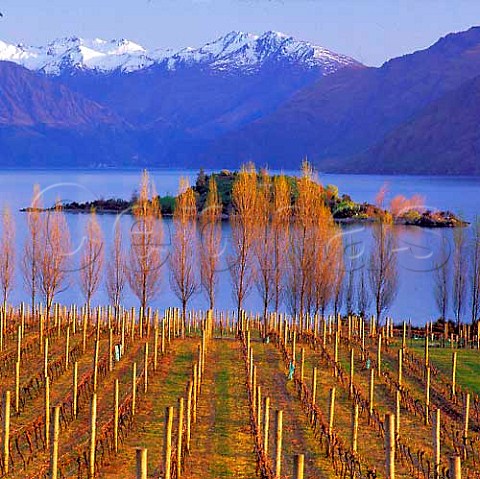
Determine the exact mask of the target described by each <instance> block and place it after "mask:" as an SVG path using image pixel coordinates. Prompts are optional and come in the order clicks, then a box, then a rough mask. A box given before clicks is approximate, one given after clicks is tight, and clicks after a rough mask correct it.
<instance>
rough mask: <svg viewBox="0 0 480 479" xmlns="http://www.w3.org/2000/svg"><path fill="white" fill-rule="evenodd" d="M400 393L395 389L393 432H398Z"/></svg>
mask: <svg viewBox="0 0 480 479" xmlns="http://www.w3.org/2000/svg"><path fill="white" fill-rule="evenodd" d="M401 397H402V395H401V393H400V391H399V390H398V389H397V390H396V391H395V433H396V434H397V435H398V434H400V405H401V401H400V400H401Z"/></svg>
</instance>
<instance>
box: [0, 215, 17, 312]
mask: <svg viewBox="0 0 480 479" xmlns="http://www.w3.org/2000/svg"><path fill="white" fill-rule="evenodd" d="M14 274H15V223H14V221H13V217H12V213H11V212H10V209H9V208H8V207H6V208H5V209H4V210H3V213H2V234H1V237H0V286H1V288H2V296H3V298H2V299H3V310H4V311H6V307H7V300H8V295H9V293H10V291H11V290H12V288H13V281H14Z"/></svg>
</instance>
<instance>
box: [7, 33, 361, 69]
mask: <svg viewBox="0 0 480 479" xmlns="http://www.w3.org/2000/svg"><path fill="white" fill-rule="evenodd" d="M0 60H5V61H11V62H14V63H17V64H20V65H22V66H24V67H26V68H28V69H30V70H35V71H41V72H44V73H46V74H48V75H60V74H62V73H64V72H72V71H76V70H87V71H89V70H91V71H98V72H105V73H107V72H112V71H118V70H119V71H123V72H126V73H128V72H133V71H137V70H142V69H145V68H148V67H150V66H152V65H162V66H164V67H165V68H166V69H168V70H175V69H177V68H179V67H182V66H194V65H201V66H206V67H209V68H211V69H213V70H217V71H228V70H234V71H236V70H241V71H243V72H247V73H248V72H254V71H256V70H258V69H259V68H260V67H261V66H262V65H264V64H265V63H268V62H277V63H280V62H287V63H290V64H295V65H298V66H302V67H305V68H308V69H319V70H321V72H322V74H324V75H328V74H330V73H334V72H336V71H337V70H339V69H341V68H343V67H345V66H354V65H358V64H359V63H358V62H357V61H356V60H354V59H352V58H350V57H347V56H345V55H340V54H337V53H334V52H332V51H330V50H327V49H326V48H324V47H321V46H317V45H313V44H311V43H308V42H304V41H298V40H295V39H294V38H293V37H290V36H288V35H285V34H283V33H279V32H272V31H270V32H266V33H264V34H263V35H254V34H251V33H243V32H231V33H228V34H227V35H225V36H223V37H220V38H218V39H217V40H215V41H213V42H210V43H207V44H206V45H204V46H202V47H200V48H191V47H189V48H184V49H182V50H180V51H173V50H162V49H156V50H151V51H148V50H146V49H145V48H144V47H142V46H141V45H138V44H137V43H134V42H132V41H129V40H125V39H121V40H111V41H105V40H101V39H99V38H97V39H94V40H85V39H82V38H78V37H68V38H62V39H58V40H55V41H53V42H50V43H49V44H48V45H46V46H37V47H32V46H26V45H23V44H19V45H13V44H8V43H4V42H2V41H0Z"/></svg>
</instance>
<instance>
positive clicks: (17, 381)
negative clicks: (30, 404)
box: [15, 361, 20, 414]
mask: <svg viewBox="0 0 480 479" xmlns="http://www.w3.org/2000/svg"><path fill="white" fill-rule="evenodd" d="M15 412H16V413H17V414H19V413H20V361H17V362H16V363H15Z"/></svg>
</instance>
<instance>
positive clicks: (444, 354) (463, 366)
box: [410, 341, 480, 394]
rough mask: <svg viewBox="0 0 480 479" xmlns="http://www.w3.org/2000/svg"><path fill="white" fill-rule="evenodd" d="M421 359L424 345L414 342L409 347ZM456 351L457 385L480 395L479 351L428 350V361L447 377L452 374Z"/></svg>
mask: <svg viewBox="0 0 480 479" xmlns="http://www.w3.org/2000/svg"><path fill="white" fill-rule="evenodd" d="M410 347H411V349H412V350H414V351H415V353H416V354H418V355H419V356H421V357H423V355H424V347H425V346H424V343H423V341H416V342H415V343H413V344H412V345H411V346H410ZM453 351H457V384H458V385H460V386H462V387H465V388H467V389H469V390H470V391H472V392H474V393H476V394H480V351H478V350H476V349H455V350H453V349H451V348H429V355H430V361H431V362H432V364H434V365H435V366H436V367H438V369H439V370H440V371H442V372H443V373H444V374H446V375H447V376H448V377H450V376H451V374H452V352H453Z"/></svg>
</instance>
